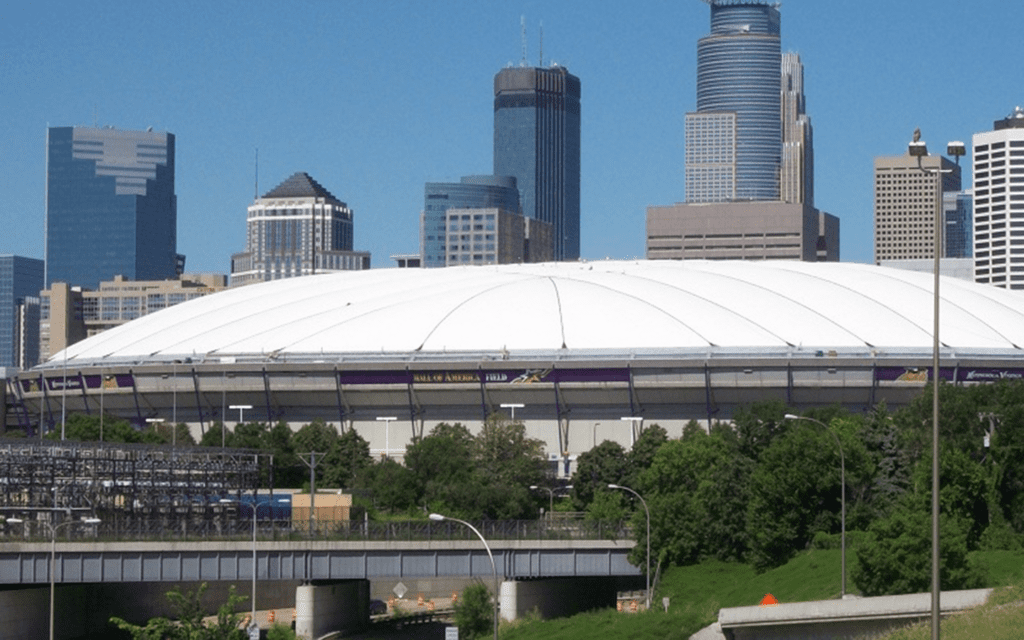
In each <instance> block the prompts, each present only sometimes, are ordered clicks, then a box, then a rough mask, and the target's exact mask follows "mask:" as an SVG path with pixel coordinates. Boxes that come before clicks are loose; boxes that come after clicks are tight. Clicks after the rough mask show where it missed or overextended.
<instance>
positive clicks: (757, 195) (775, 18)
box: [688, 1, 782, 201]
mask: <svg viewBox="0 0 1024 640" xmlns="http://www.w3.org/2000/svg"><path fill="white" fill-rule="evenodd" d="M780 24H781V19H780V16H779V10H778V9H777V8H776V6H775V5H774V4H768V3H766V2H738V1H730V2H717V3H716V2H712V3H711V34H710V35H707V36H705V37H703V38H701V39H700V41H699V42H698V44H697V112H698V113H708V114H721V113H734V114H735V139H734V141H732V143H733V144H735V199H737V200H778V199H779V168H780V163H781V154H782V120H781V101H782V99H781V94H780V82H781V65H782V52H781V43H780V31H781V29H780ZM691 143H693V144H696V141H688V144H691ZM704 155H708V154H707V153H705V154H704ZM688 199H689V197H688ZM693 200H697V201H699V200H701V198H694V199H693Z"/></svg>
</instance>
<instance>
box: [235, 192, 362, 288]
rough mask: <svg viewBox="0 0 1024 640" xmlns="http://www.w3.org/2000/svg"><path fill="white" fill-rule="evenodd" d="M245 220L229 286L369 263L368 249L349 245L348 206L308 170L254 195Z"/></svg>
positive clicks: (350, 268)
mask: <svg viewBox="0 0 1024 640" xmlns="http://www.w3.org/2000/svg"><path fill="white" fill-rule="evenodd" d="M246 225H247V230H248V233H247V236H246V245H247V246H246V250H245V252H243V253H236V254H234V255H233V256H231V285H232V286H235V285H243V284H251V283H253V282H264V281H267V280H280V279H281V278H295V277H298V276H305V275H311V274H315V273H326V272H328V271H356V270H361V269H369V268H370V254H369V252H367V251H353V250H352V244H353V240H352V236H353V225H352V210H351V209H349V208H348V205H346V204H345V203H344V202H342V201H341V200H338V199H337V198H335V197H334V195H332V194H331V192H330V191H328V190H327V189H325V188H324V187H323V186H321V185H320V183H318V182H317V181H316V180H314V179H313V178H311V177H309V175H308V174H305V173H301V172H300V173H296V174H293V175H292V176H291V177H290V178H288V179H287V180H285V181H284V182H282V183H281V184H279V185H278V186H277V187H275V188H273V189H271V190H270V191H268V192H267V193H266V194H265V195H264V196H263V197H262V198H257V199H256V201H255V202H253V203H252V205H250V206H249V209H248V218H247V222H246Z"/></svg>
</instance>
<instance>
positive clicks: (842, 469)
mask: <svg viewBox="0 0 1024 640" xmlns="http://www.w3.org/2000/svg"><path fill="white" fill-rule="evenodd" d="M786 419H787V420H807V421H808V422H815V423H817V424H820V425H821V426H822V428H824V429H825V431H828V432H829V434H831V436H832V437H833V438H835V441H836V446H837V447H839V484H840V485H842V487H841V498H840V505H841V507H840V508H841V509H842V511H841V516H840V519H839V520H840V526H841V531H842V533H841V537H840V541H839V548H840V549H841V551H840V558H841V567H840V571H841V574H840V575H841V576H842V580H840V587H839V597H840V598H845V597H846V455H845V454H844V453H843V445H842V443H841V442H840V441H839V436H838V435H836V433H835V432H834V431H832V429H830V428H829V426H828V425H827V424H825V423H824V422H822V421H821V420H816V419H814V418H810V417H807V416H798V415H794V414H792V413H787V414H786Z"/></svg>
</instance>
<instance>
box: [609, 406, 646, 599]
mask: <svg viewBox="0 0 1024 640" xmlns="http://www.w3.org/2000/svg"><path fill="white" fill-rule="evenodd" d="M627 419H628V418H623V420H627ZM608 488H609V489H622V490H623V491H628V492H630V493H632V494H633V495H634V496H636V497H637V498H640V504H642V505H644V512H645V513H646V514H647V597H646V598H645V600H646V602H647V610H648V611H650V610H651V510H650V509H648V508H647V501H646V500H644V497H643V496H642V495H640V494H639V493H637V492H636V491H634V490H632V489H630V488H629V487H624V486H622V485H621V484H610V485H608Z"/></svg>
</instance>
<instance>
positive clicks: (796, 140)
mask: <svg viewBox="0 0 1024 640" xmlns="http://www.w3.org/2000/svg"><path fill="white" fill-rule="evenodd" d="M781 95H782V104H781V106H782V165H781V167H780V170H779V198H780V199H781V200H782V201H783V202H796V203H806V204H809V205H812V206H813V205H814V130H813V128H812V127H811V118H810V117H809V116H808V115H807V111H806V109H807V105H806V100H805V99H804V65H803V63H801V62H800V56H799V55H797V54H795V53H784V54H782V93H781Z"/></svg>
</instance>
